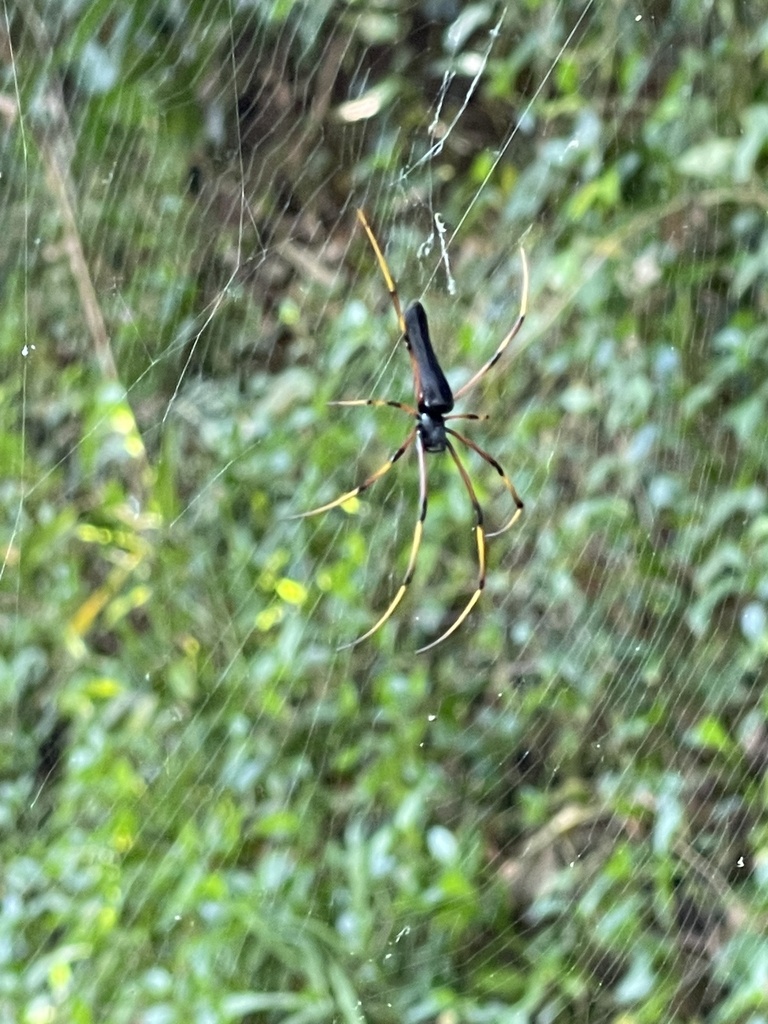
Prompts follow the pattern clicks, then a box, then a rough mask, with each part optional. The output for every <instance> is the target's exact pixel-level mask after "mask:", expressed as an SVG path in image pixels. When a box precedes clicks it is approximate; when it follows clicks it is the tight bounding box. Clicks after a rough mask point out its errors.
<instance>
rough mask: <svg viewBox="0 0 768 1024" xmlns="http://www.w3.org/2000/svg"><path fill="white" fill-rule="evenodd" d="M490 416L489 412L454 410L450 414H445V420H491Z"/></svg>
mask: <svg viewBox="0 0 768 1024" xmlns="http://www.w3.org/2000/svg"><path fill="white" fill-rule="evenodd" d="M490 418H491V417H490V416H489V415H488V413H487V412H482V413H481V412H452V413H451V414H450V415H449V416H443V419H444V420H489V419H490Z"/></svg>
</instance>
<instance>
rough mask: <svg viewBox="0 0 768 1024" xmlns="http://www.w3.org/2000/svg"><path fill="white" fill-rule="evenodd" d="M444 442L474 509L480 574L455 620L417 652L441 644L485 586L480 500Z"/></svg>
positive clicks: (473, 605) (461, 619)
mask: <svg viewBox="0 0 768 1024" xmlns="http://www.w3.org/2000/svg"><path fill="white" fill-rule="evenodd" d="M451 433H454V431H451ZM456 436H458V435H456ZM445 444H446V447H447V449H448V451H449V453H450V456H451V458H452V459H453V461H454V462H455V463H456V466H457V468H458V470H459V473H460V474H461V479H462V480H463V481H464V486H465V487H466V488H467V493H468V494H469V500H470V501H471V502H472V507H473V508H474V510H475V537H476V539H477V560H478V563H479V566H480V575H479V577H478V580H477V588H476V590H475V592H474V594H473V595H472V597H470V599H469V601H468V602H467V604H466V605H465V606H464V610H463V611H462V613H461V615H459V617H458V618H457V619H456V621H455V622H454V623H453V624H452V625H451V626H449V627H448V629H446V631H445V632H444V633H442V634H441V635H440V636H439V637H438V638H437V640H433V641H432V643H431V644H427V645H426V647H420V648H419V649H418V650H417V651H416V653H417V654H423V653H424V651H430V650H431V649H432V648H433V647H437V645H438V644H441V643H442V642H443V640H446V639H447V638H448V637H449V636H450V635H451V633H454V632H455V631H456V630H457V629H458V628H459V626H460V625H461V624H462V622H463V621H464V620H465V619H466V617H467V616H468V615H469V613H470V612H471V611H472V609H473V608H474V607H475V605H476V604H477V602H478V601H479V600H480V596H481V594H482V593H483V588H484V587H485V531H484V530H483V510H482V509H481V508H480V502H479V501H478V500H477V495H476V494H475V489H474V487H473V486H472V481H471V480H470V479H469V473H467V471H466V469H465V468H464V466H463V465H462V463H461V460H460V459H459V456H458V455H457V454H456V449H455V448H454V447H453V445H452V444H451V442H450V441H449V440H448V439H447V438H446V441H445Z"/></svg>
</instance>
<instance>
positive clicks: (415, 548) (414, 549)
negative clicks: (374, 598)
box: [337, 437, 427, 651]
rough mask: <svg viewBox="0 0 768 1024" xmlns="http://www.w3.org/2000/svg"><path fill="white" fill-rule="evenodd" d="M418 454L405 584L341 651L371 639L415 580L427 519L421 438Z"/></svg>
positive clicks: (424, 466)
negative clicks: (416, 502)
mask: <svg viewBox="0 0 768 1024" xmlns="http://www.w3.org/2000/svg"><path fill="white" fill-rule="evenodd" d="M416 454H417V455H418V458H419V518H418V520H417V522H416V527H415V529H414V531H413V543H412V544H411V557H410V558H409V559H408V568H407V569H406V570H405V576H404V577H403V582H402V583H401V584H400V589H399V590H398V591H397V593H396V594H395V596H394V597H393V598H392V600H391V601H390V603H389V607H388V608H387V610H386V611H385V612H384V614H383V615H382V616H381V618H380V619H379V620H378V622H376V623H374V625H373V626H371V628H370V629H369V630H368V632H367V633H363V635H362V636H359V637H358V638H357V640H352V641H351V642H350V643H348V644H342V645H341V647H339V648H337V650H339V651H343V650H346V649H347V648H348V647H355V646H356V645H357V644H361V643H362V642H363V640H367V639H368V638H369V637H371V636H373V634H374V633H375V632H376V631H377V630H378V629H381V627H382V626H383V625H384V623H385V622H386V621H387V619H388V618H389V617H390V616H391V615H392V613H393V612H394V610H395V608H397V606H398V605H399V604H400V602H401V601H402V599H403V597H404V596H405V592H406V590H407V589H408V587H409V585H410V582H411V580H412V579H413V573H414V569H415V568H416V556H417V555H418V553H419V547H420V546H421V538H422V535H423V533H424V520H425V519H426V518H427V464H426V460H425V458H424V445H423V444H422V442H421V437H417V439H416Z"/></svg>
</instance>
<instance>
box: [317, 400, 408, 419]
mask: <svg viewBox="0 0 768 1024" xmlns="http://www.w3.org/2000/svg"><path fill="white" fill-rule="evenodd" d="M328 405H388V406H389V407H390V408H391V409H402V411H403V412H407V413H408V415H409V416H418V415H419V414H418V412H417V411H416V410H415V409H414V408H413V406H412V405H406V404H405V403H404V402H391V401H390V400H389V399H388V398H345V399H343V400H342V401H339V402H329V403H328Z"/></svg>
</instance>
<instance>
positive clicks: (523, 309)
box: [453, 247, 529, 398]
mask: <svg viewBox="0 0 768 1024" xmlns="http://www.w3.org/2000/svg"><path fill="white" fill-rule="evenodd" d="M520 260H521V262H522V264H523V295H522V298H521V300H520V312H519V313H518V315H517V320H515V322H514V324H513V325H512V330H511V331H510V332H509V334H507V335H506V336H505V338H504V339H503V341H502V342H501V344H500V345H499V347H498V348H497V349H496V351H495V352H494V353H493V355H492V356H491V358H490V359H489V360H488V362H487V363H484V364H483V366H481V367H480V369H479V370H478V371H477V373H476V374H475V375H474V376H473V377H470V379H469V380H468V381H467V383H466V384H462V386H461V387H460V388H459V390H458V391H457V392H456V393H455V394H454V396H453V397H454V398H461V396H462V395H466V393H467V392H468V391H470V390H471V389H472V388H473V387H474V386H475V384H477V382H478V381H479V380H480V378H481V377H484V376H485V374H486V373H487V372H488V371H489V370H490V369H491V367H492V366H495V365H496V363H498V361H499V359H500V358H501V356H502V354H503V353H504V349H505V348H506V347H507V345H509V343H510V342H511V341H512V339H513V338H515V337H516V336H517V333H518V331H519V330H520V328H521V327H522V326H523V321H524V320H525V315H526V313H527V312H528V288H529V277H528V260H527V259H526V258H525V249H523V248H522V247H521V248H520Z"/></svg>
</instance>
